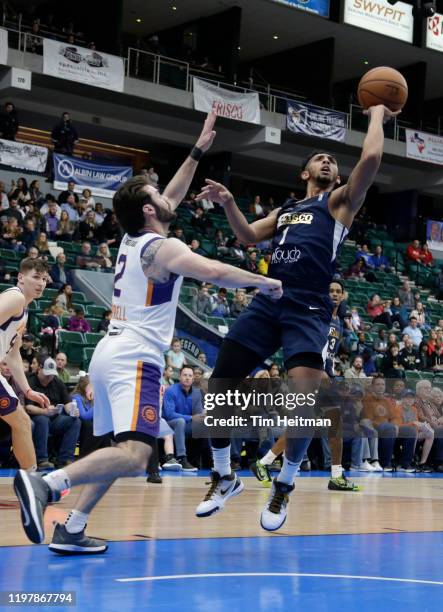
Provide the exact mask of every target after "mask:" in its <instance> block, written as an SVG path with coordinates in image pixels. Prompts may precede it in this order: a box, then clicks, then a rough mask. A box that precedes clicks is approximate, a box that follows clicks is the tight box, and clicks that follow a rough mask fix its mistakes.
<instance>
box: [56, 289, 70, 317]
mask: <svg viewBox="0 0 443 612" xmlns="http://www.w3.org/2000/svg"><path fill="white" fill-rule="evenodd" d="M55 304H58V305H59V306H61V307H62V308H63V311H64V312H65V313H66V314H71V313H72V312H73V310H74V306H73V304H72V286H71V285H69V284H66V285H62V286H61V287H60V289H59V292H58V295H57V297H56V298H55Z"/></svg>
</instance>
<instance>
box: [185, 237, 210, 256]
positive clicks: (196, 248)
mask: <svg viewBox="0 0 443 612" xmlns="http://www.w3.org/2000/svg"><path fill="white" fill-rule="evenodd" d="M188 246H189V248H190V249H191V251H193V252H194V253H197V255H203V256H205V255H206V253H205V252H204V250H203V249H202V248H200V241H199V240H197V238H193V239H192V240H191V244H190V245H188Z"/></svg>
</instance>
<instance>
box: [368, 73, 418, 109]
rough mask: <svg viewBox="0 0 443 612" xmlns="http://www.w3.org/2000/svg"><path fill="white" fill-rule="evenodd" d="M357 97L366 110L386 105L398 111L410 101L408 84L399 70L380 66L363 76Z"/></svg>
mask: <svg viewBox="0 0 443 612" xmlns="http://www.w3.org/2000/svg"><path fill="white" fill-rule="evenodd" d="M357 97H358V102H359V104H360V106H362V107H363V108H364V109H365V110H366V109H368V108H369V107H370V106H376V105H377V104H384V105H385V106H386V107H387V108H389V109H390V110H392V111H398V110H401V109H402V108H403V106H404V105H405V104H406V100H407V99H408V84H407V82H406V79H405V78H404V76H403V75H402V74H400V72H398V70H395V69H394V68H389V67H387V66H379V67H377V68H373V69H372V70H369V72H367V73H366V74H365V75H363V77H362V78H361V80H360V83H359V84H358V89H357Z"/></svg>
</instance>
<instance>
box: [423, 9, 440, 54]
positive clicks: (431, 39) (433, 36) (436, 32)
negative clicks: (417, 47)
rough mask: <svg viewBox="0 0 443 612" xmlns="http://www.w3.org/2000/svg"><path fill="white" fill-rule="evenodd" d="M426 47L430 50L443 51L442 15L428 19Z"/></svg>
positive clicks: (436, 14)
mask: <svg viewBox="0 0 443 612" xmlns="http://www.w3.org/2000/svg"><path fill="white" fill-rule="evenodd" d="M426 46H427V47H428V48H429V49H435V50H436V51H443V15H441V14H440V13H435V14H434V15H433V16H432V17H429V18H428V27H427V32H426Z"/></svg>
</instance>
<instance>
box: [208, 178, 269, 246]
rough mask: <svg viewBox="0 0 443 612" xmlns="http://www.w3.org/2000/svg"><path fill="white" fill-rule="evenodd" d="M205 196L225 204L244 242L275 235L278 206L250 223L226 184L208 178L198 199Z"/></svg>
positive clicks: (230, 220) (240, 238) (229, 216)
mask: <svg viewBox="0 0 443 612" xmlns="http://www.w3.org/2000/svg"><path fill="white" fill-rule="evenodd" d="M204 198H207V199H208V200H211V201H212V202H217V203H218V204H220V206H223V208H224V209H225V213H226V217H227V219H228V222H229V225H230V226H231V229H232V231H233V232H234V234H235V235H236V236H237V238H238V239H239V240H240V242H242V243H243V244H256V243H257V242H261V241H262V240H267V239H268V238H272V236H273V235H274V233H275V224H276V219H277V215H278V211H279V209H278V208H276V209H275V210H273V211H272V212H271V213H270V214H269V215H268V216H267V217H266V218H265V219H259V220H258V221H254V222H253V223H251V224H249V223H248V221H247V220H246V217H245V216H244V214H243V213H242V212H241V210H240V209H239V207H238V206H237V203H236V201H235V200H234V196H233V195H232V193H231V192H230V191H229V190H228V189H227V188H226V187H225V186H224V185H222V184H221V183H216V182H215V181H212V180H211V179H206V185H205V186H204V187H203V189H202V190H201V192H200V193H199V194H198V195H197V198H196V199H197V200H202V199H204Z"/></svg>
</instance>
